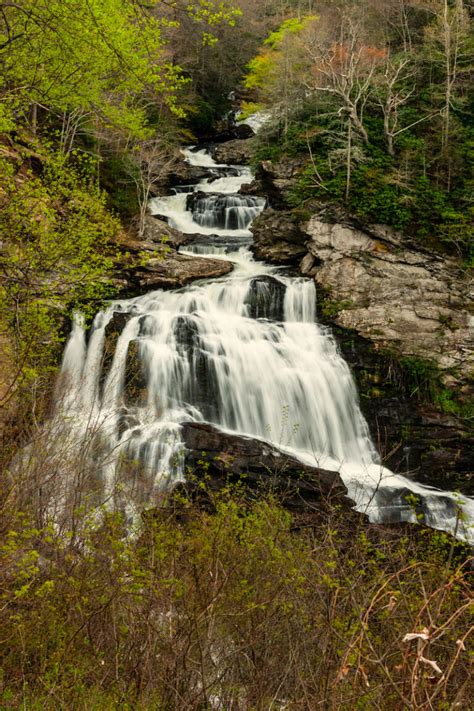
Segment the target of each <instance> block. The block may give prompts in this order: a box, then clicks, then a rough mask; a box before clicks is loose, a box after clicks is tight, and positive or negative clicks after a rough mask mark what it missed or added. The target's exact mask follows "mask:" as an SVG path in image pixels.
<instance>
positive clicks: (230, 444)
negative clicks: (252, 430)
mask: <svg viewBox="0 0 474 711" xmlns="http://www.w3.org/2000/svg"><path fill="white" fill-rule="evenodd" d="M182 435H183V439H184V443H185V447H186V455H185V461H186V467H187V470H188V475H189V480H190V482H191V484H190V486H191V487H192V480H193V474H194V475H195V477H196V479H197V485H199V481H202V477H203V476H204V477H205V478H206V479H207V482H208V487H209V488H210V489H213V490H219V489H221V488H223V487H224V486H225V485H226V483H228V482H241V483H242V484H244V485H245V486H247V487H248V488H250V489H251V490H254V491H255V492H256V493H262V492H272V493H275V494H277V495H278V496H279V497H281V499H282V500H283V502H284V504H285V506H286V507H287V508H288V509H290V510H293V511H296V512H308V511H318V509H321V508H324V507H325V506H326V505H327V504H329V503H330V504H332V505H334V504H336V503H339V504H343V505H344V506H345V507H347V508H349V507H351V506H352V505H353V502H352V501H351V499H349V498H348V497H347V496H346V494H347V489H346V487H345V485H344V483H343V482H342V479H341V477H340V476H339V474H338V473H337V472H331V471H327V470H325V469H319V468H318V467H310V466H307V465H305V464H302V463H301V462H300V461H298V460H297V459H295V458H294V457H292V456H290V455H289V454H287V453H285V452H283V451H281V450H278V449H277V448H276V447H274V446H273V445H270V444H268V443H267V442H264V441H262V440H258V439H252V438H250V437H244V436H239V435H234V434H228V433H226V432H221V431H220V430H218V429H217V428H215V427H212V425H208V424H201V423H185V424H184V425H183V427H182ZM188 486H189V485H188Z"/></svg>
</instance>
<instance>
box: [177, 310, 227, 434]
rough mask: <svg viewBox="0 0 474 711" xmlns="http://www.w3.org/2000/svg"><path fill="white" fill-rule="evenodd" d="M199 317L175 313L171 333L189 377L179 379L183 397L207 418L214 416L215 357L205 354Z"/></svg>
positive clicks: (216, 399)
mask: <svg viewBox="0 0 474 711" xmlns="http://www.w3.org/2000/svg"><path fill="white" fill-rule="evenodd" d="M198 319H199V317H198V316H197V315H195V314H193V315H190V316H188V315H181V316H178V317H177V318H176V320H175V324H174V335H175V338H176V341H177V343H178V349H179V351H180V354H181V356H182V357H184V358H187V360H188V363H189V369H190V373H191V377H190V378H189V379H188V381H187V382H182V383H181V386H182V388H183V399H184V400H185V401H186V402H192V403H193V404H194V405H195V406H196V407H197V408H198V410H199V411H200V412H201V413H202V414H203V417H205V418H206V419H208V420H212V419H215V418H217V417H218V415H219V413H218V410H219V402H220V396H219V392H218V386H217V377H216V372H215V359H214V358H213V356H212V354H210V353H207V352H206V349H205V347H204V345H203V343H202V341H201V338H200V335H199V328H198Z"/></svg>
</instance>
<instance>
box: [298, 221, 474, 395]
mask: <svg viewBox="0 0 474 711" xmlns="http://www.w3.org/2000/svg"><path fill="white" fill-rule="evenodd" d="M302 230H303V232H304V233H305V234H306V235H307V237H308V239H307V241H306V248H307V250H308V251H307V256H306V257H305V258H304V260H303V261H302V263H301V264H300V268H301V271H302V272H303V273H305V274H313V273H314V278H315V280H316V283H317V284H318V285H320V286H322V287H323V288H324V289H326V290H328V291H329V293H330V296H331V299H332V300H333V301H334V303H335V310H334V314H333V320H334V322H335V323H336V324H337V325H339V326H342V327H344V328H349V329H353V330H355V331H356V332H357V333H358V334H360V335H361V336H363V337H364V338H369V339H370V340H371V341H372V342H373V343H375V344H381V345H383V346H385V347H387V346H389V347H392V348H395V349H396V350H397V352H399V353H401V354H403V355H406V356H417V357H422V358H426V357H429V358H430V359H432V360H434V361H435V362H436V364H437V365H438V366H439V367H440V368H441V369H443V370H444V371H446V373H447V374H448V371H450V378H454V379H455V380H457V381H458V382H463V381H464V380H465V379H466V378H467V376H468V375H469V372H470V368H471V367H472V364H471V363H470V358H469V356H470V353H472V347H473V345H474V340H473V336H474V333H473V330H472V328H471V319H470V313H472V308H473V299H472V292H471V289H470V287H471V284H470V283H469V281H468V280H467V279H466V277H465V275H464V274H463V273H462V271H461V270H460V269H459V266H458V265H457V263H456V262H455V261H454V260H451V259H448V258H446V257H440V256H438V255H435V254H428V253H426V252H423V251H421V250H419V249H418V250H414V249H410V248H408V247H407V246H406V245H404V243H403V237H402V236H401V235H398V234H396V233H395V232H393V231H391V230H390V229H388V228H386V227H384V226H379V225H375V226H373V227H372V228H371V230H370V232H365V231H364V232H363V231H361V230H359V229H356V228H355V227H353V226H351V225H341V224H328V223H326V222H324V221H322V220H321V219H320V217H319V216H318V215H314V216H313V217H312V218H311V219H310V220H309V221H308V222H307V223H305V224H304V225H302ZM317 265H318V266H317ZM319 265H320V266H319Z"/></svg>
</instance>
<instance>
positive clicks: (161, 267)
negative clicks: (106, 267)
mask: <svg viewBox="0 0 474 711" xmlns="http://www.w3.org/2000/svg"><path fill="white" fill-rule="evenodd" d="M193 237H194V236H190V235H183V234H182V233H181V232H179V231H178V230H175V229H173V228H172V227H170V226H169V225H168V224H167V223H166V222H164V221H163V220H160V219H157V218H155V217H152V216H151V215H148V216H147V217H146V218H145V226H144V231H143V239H136V238H128V239H126V240H123V241H122V242H121V243H120V244H119V245H118V246H119V249H120V256H119V259H118V264H117V281H116V284H117V286H118V288H119V289H120V291H122V292H126V293H130V292H137V291H138V292H142V291H148V290H151V289H176V288H179V287H182V286H186V285H187V284H190V283H191V282H193V281H196V280H197V279H212V278H216V277H220V276H224V275H225V274H228V273H229V272H231V271H232V269H233V265H232V263H231V262H228V261H226V260H224V259H208V258H205V257H198V256H192V257H191V256H189V255H185V254H179V253H178V252H177V249H178V248H179V247H180V246H182V245H183V244H186V243H187V242H189V241H191V240H192V238H193Z"/></svg>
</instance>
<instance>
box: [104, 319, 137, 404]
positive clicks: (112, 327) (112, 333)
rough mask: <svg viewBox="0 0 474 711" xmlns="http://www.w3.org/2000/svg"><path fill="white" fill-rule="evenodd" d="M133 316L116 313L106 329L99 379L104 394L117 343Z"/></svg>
mask: <svg viewBox="0 0 474 711" xmlns="http://www.w3.org/2000/svg"><path fill="white" fill-rule="evenodd" d="M131 316H132V315H131V314H130V313H127V312H126V311H114V313H113V316H112V318H111V319H110V321H109V323H108V324H107V326H106V327H105V335H104V349H103V352H102V363H101V370H100V377H99V392H100V393H101V394H102V392H103V389H104V385H105V381H106V380H107V376H108V374H109V372H110V366H111V365H112V361H113V358H114V355H115V350H116V348H117V341H118V339H119V336H120V334H121V333H122V331H123V329H124V328H125V326H126V325H127V323H128V321H129V320H130V318H131Z"/></svg>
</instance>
